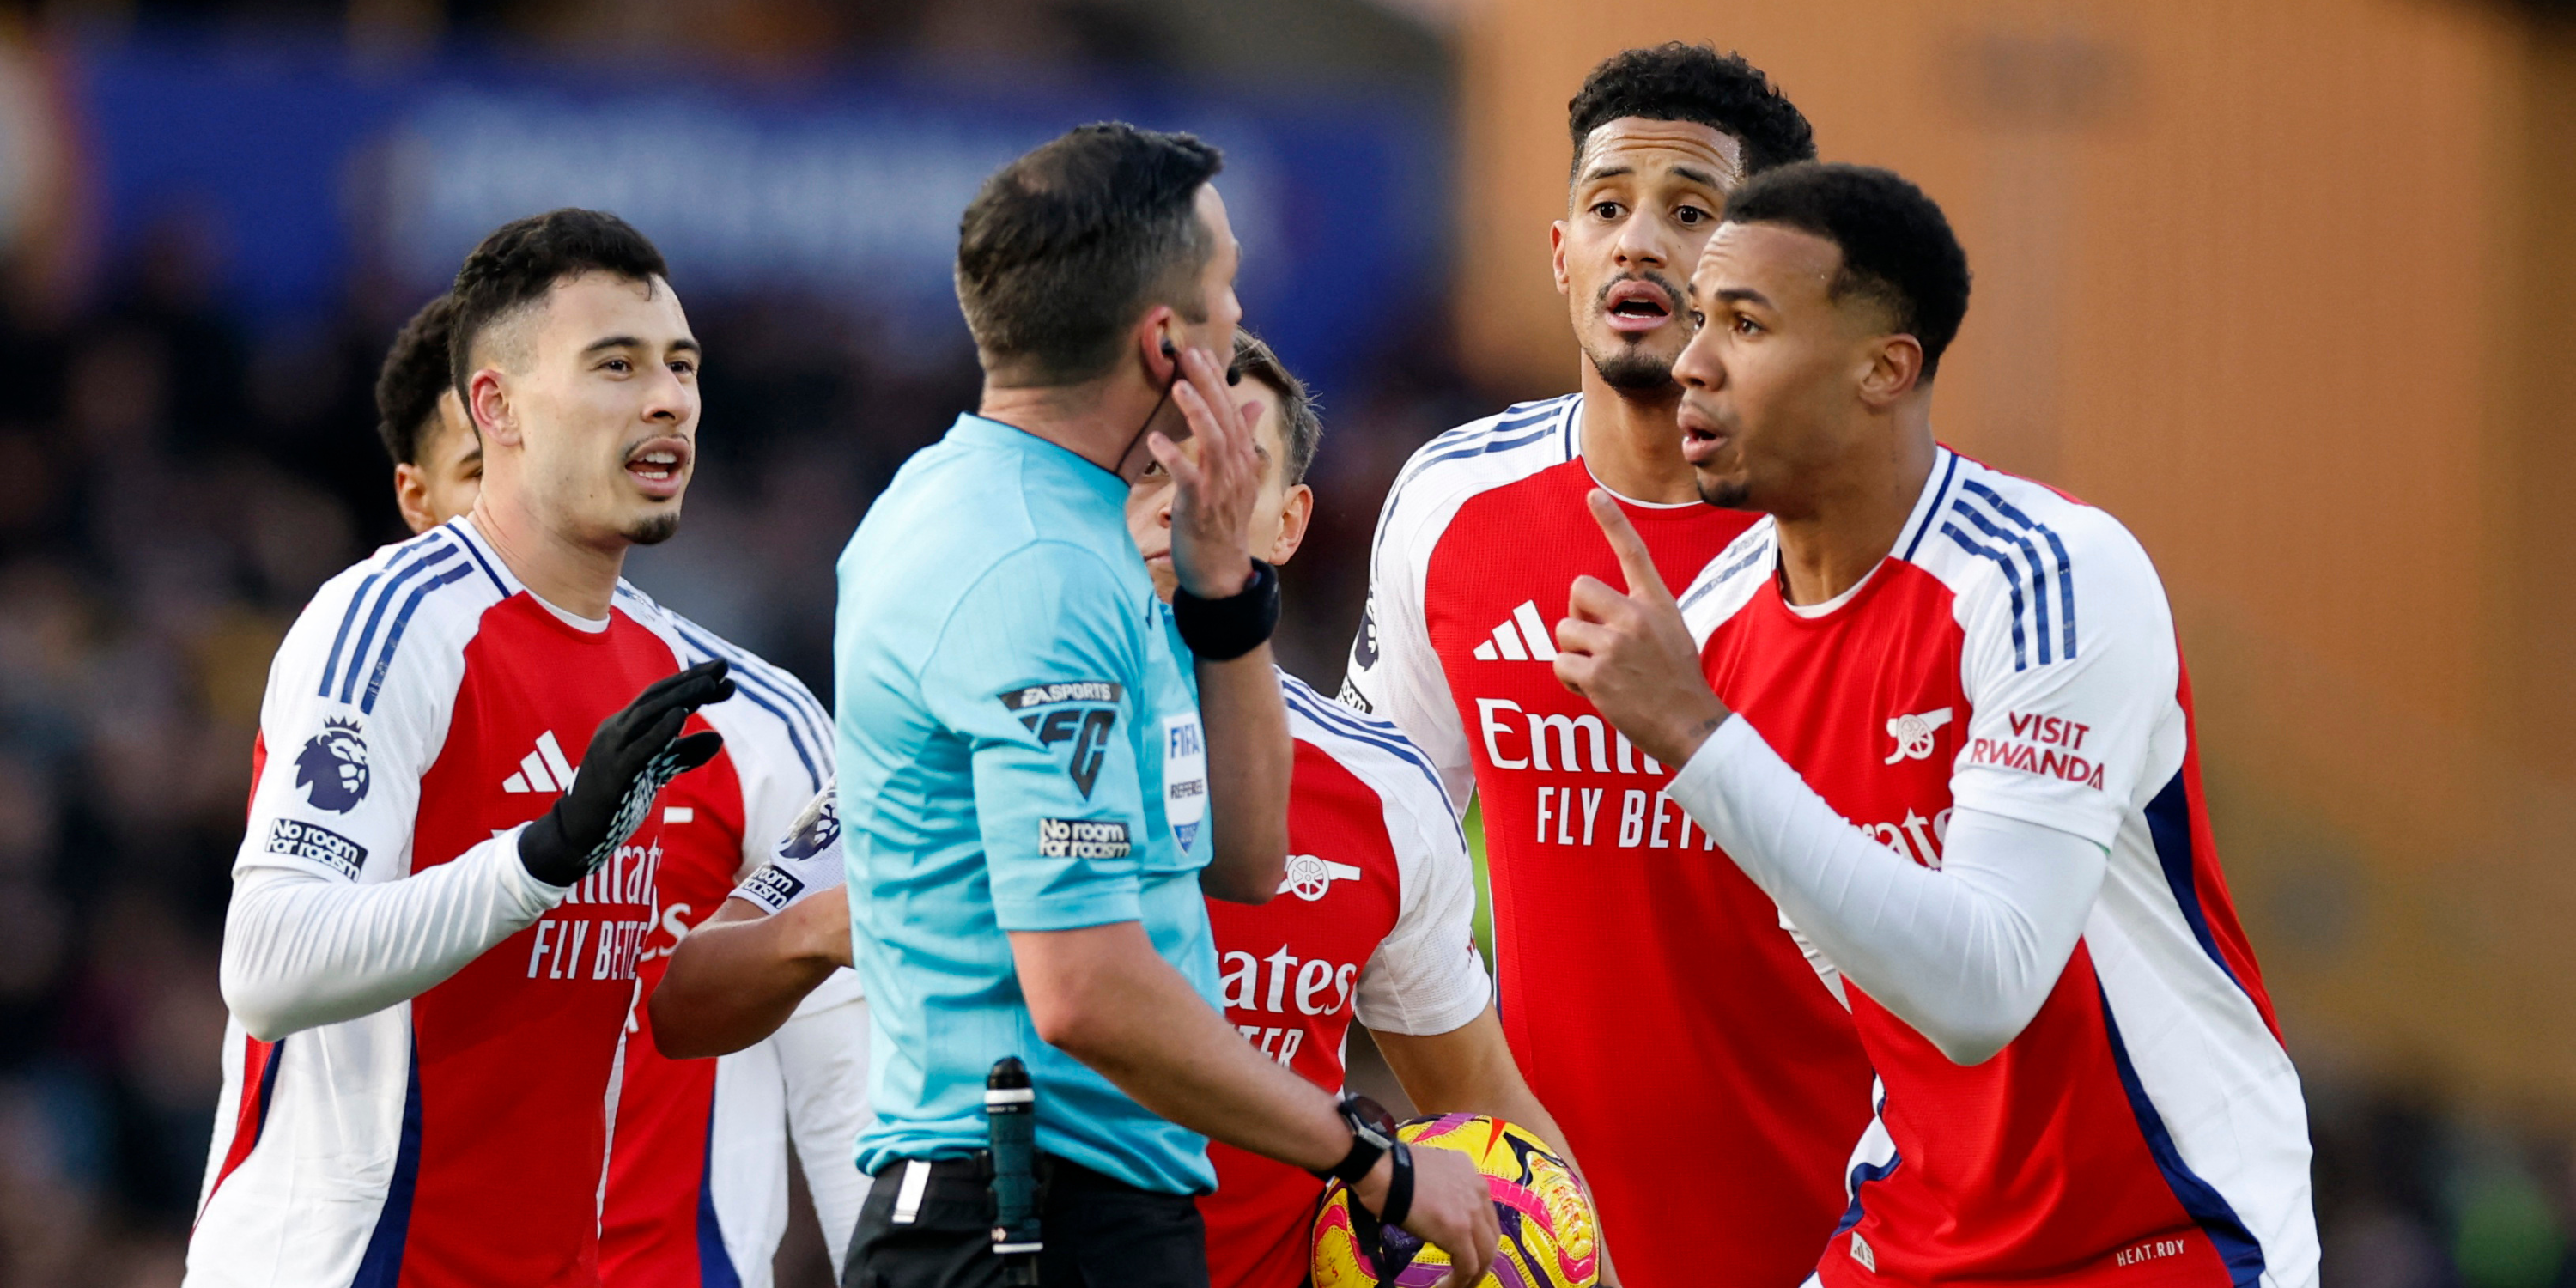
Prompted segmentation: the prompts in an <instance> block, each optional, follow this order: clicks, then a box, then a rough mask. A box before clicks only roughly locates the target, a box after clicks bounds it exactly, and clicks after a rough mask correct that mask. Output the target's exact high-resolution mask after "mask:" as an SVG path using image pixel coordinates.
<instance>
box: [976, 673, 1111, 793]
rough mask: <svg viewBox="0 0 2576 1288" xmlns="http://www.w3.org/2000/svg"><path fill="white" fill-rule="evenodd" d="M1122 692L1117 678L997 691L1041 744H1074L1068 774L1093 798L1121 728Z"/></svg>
mask: <svg viewBox="0 0 2576 1288" xmlns="http://www.w3.org/2000/svg"><path fill="white" fill-rule="evenodd" d="M1122 692H1124V691H1123V690H1121V689H1120V688H1119V687H1118V685H1117V683H1116V682H1115V681H1111V680H1068V681H1064V682H1062V683H1057V684H1033V685H1030V686H1028V687H1027V688H1024V689H1011V690H1008V691H1006V692H1003V693H1000V694H997V695H995V696H997V697H999V698H1000V699H1001V701H1002V705H1003V706H1005V707H1007V708H1009V709H1010V710H1011V711H1012V712H1013V713H1015V714H1018V715H1019V717H1020V723H1021V724H1022V725H1023V726H1025V727H1026V728H1027V729H1028V731H1029V732H1030V733H1033V734H1036V735H1037V737H1038V745H1039V746H1041V747H1048V748H1052V747H1054V746H1056V745H1057V744H1059V743H1068V744H1071V747H1070V754H1068V755H1067V756H1066V757H1065V762H1064V772H1065V776H1066V777H1068V778H1071V779H1072V780H1073V786H1074V789H1075V790H1077V791H1079V792H1081V793H1082V798H1083V799H1084V800H1089V799H1091V788H1092V785H1093V784H1095V783H1097V782H1099V781H1100V767H1101V765H1102V764H1104V763H1106V762H1107V760H1108V759H1109V735H1110V734H1111V733H1112V732H1113V731H1114V730H1116V728H1117V727H1118V706H1117V704H1118V699H1119V695H1120V694H1121V693H1122Z"/></svg>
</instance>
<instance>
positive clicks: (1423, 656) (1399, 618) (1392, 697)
mask: <svg viewBox="0 0 2576 1288" xmlns="http://www.w3.org/2000/svg"><path fill="white" fill-rule="evenodd" d="M1398 499H1399V494H1396V493H1390V494H1389V495H1388V496H1387V502H1386V510H1385V512H1384V513H1382V514H1380V515H1379V516H1378V530H1377V535H1376V538H1375V544H1374V545H1373V546H1372V548H1371V551H1370V554H1369V590H1368V606H1367V608H1366V609H1365V610H1364V611H1362V613H1361V614H1360V630H1359V635H1358V636H1357V637H1356V638H1354V639H1353V640H1352V641H1351V660H1350V664H1349V665H1348V666H1347V667H1346V668H1344V670H1343V672H1342V691H1341V700H1342V701H1343V702H1344V703H1346V704H1348V705H1350V706H1352V707H1354V708H1357V709H1358V710H1360V711H1361V712H1363V713H1366V714H1369V715H1374V716H1376V717H1377V718H1379V719H1381V720H1385V721H1388V722H1390V723H1392V724H1394V725H1395V727H1396V728H1398V729H1401V730H1403V731H1404V736H1405V737H1407V738H1409V739H1411V740H1412V741H1413V745H1414V746H1416V747H1419V748H1421V749H1422V752H1423V754H1424V755H1426V756H1428V757H1430V759H1431V764H1432V767H1433V768H1434V769H1435V770H1437V771H1438V773H1439V775H1440V785H1441V786H1442V788H1444V789H1445V790H1447V792H1448V793H1449V805H1450V808H1452V809H1454V810H1458V811H1462V812H1463V811H1464V810H1465V809H1466V808H1467V801H1468V800H1469V798H1471V797H1472V796H1474V795H1475V791H1476V762H1475V759H1474V753H1473V752H1472V751H1471V750H1470V749H1469V747H1468V743H1467V729H1466V726H1465V725H1464V724H1462V723H1460V722H1459V719H1458V704H1457V703H1456V702H1455V701H1453V700H1452V699H1451V697H1450V693H1449V676H1448V673H1447V672H1445V671H1443V670H1441V668H1440V655H1439V654H1438V653H1435V652H1433V651H1432V648H1431V631H1430V627H1429V626H1428V625H1427V624H1426V623H1427V619H1426V618H1425V617H1424V616H1423V611H1422V596H1423V582H1424V580H1425V578H1426V577H1427V576H1428V573H1429V562H1430V551H1428V550H1417V549H1415V546H1416V545H1417V544H1418V543H1417V540H1416V537H1417V535H1418V534H1415V533H1413V532H1411V531H1409V529H1410V528H1411V527H1412V526H1414V525H1413V524H1411V523H1408V522H1407V521H1406V520H1407V517H1408V516H1406V515H1405V514H1403V513H1402V512H1401V511H1400V510H1399V508H1398V505H1397V501H1398Z"/></svg>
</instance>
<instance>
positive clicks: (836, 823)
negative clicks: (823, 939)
mask: <svg viewBox="0 0 2576 1288" xmlns="http://www.w3.org/2000/svg"><path fill="white" fill-rule="evenodd" d="M840 800H841V798H840V784H839V782H838V781H833V782H827V783H825V784H823V790H822V791H821V792H819V793H817V794H816V795H815V797H814V799H812V800H809V801H807V802H805V808H804V809H803V810H802V811H801V812H799V813H798V814H797V815H796V818H795V821H793V822H792V823H790V824H788V826H787V829H786V831H785V832H784V833H783V834H782V835H780V836H779V837H778V838H777V845H776V847H775V848H773V849H772V850H771V851H770V855H769V861H768V862H766V863H763V864H761V865H760V870H759V871H756V872H754V873H752V874H751V875H750V876H749V877H746V878H744V879H743V883H742V884H741V885H739V886H736V887H734V892H733V897H734V898H736V899H740V900H742V901H744V902H746V903H749V904H751V905H752V906H753V907H756V908H758V909H760V910H761V912H762V914H763V915H769V914H774V913H780V912H785V911H786V910H787V909H788V908H789V907H790V906H792V905H795V904H799V903H803V902H805V901H806V900H808V899H811V898H813V897H814V896H815V895H818V894H821V893H822V892H824V891H826V890H830V889H833V888H835V887H837V886H839V885H840V884H841V882H842V880H843V879H844V877H845V875H846V873H845V870H844V869H843V868H842V866H841V810H840Z"/></svg>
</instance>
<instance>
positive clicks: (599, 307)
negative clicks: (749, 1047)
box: [188, 210, 735, 1288]
mask: <svg viewBox="0 0 2576 1288" xmlns="http://www.w3.org/2000/svg"><path fill="white" fill-rule="evenodd" d="M455 294H456V297H457V311H458V317H457V322H456V328H457V336H456V341H455V344H454V346H453V347H454V350H455V353H456V357H457V361H456V364H455V366H456V370H457V372H458V374H459V377H460V378H459V381H458V383H459V385H460V388H461V391H462V395H463V403H464V406H465V407H466V408H467V409H468V410H469V411H470V413H471V414H472V416H473V418H474V420H475V422H476V425H477V427H478V428H479V429H480V431H481V433H482V435H483V440H484V451H485V480H484V484H483V489H482V494H481V497H480V499H479V500H478V502H477V503H476V505H475V509H474V511H473V513H472V515H471V516H470V517H468V518H466V519H461V520H458V521H457V522H455V523H453V524H451V525H448V526H445V527H441V528H438V529H435V530H433V531H431V532H429V533H427V534H425V535H423V536H420V537H417V538H414V539H413V540H411V541H408V542H405V543H403V544H401V545H398V546H392V547H388V548H386V549H385V550H382V551H379V552H378V553H377V554H376V555H375V556H373V557H371V558H370V559H368V560H367V561H365V562H364V563H361V564H359V565H358V566H356V567H354V568H351V569H350V570H348V571H347V572H345V573H342V574H341V575H339V576H338V577H335V578H333V579H332V580H331V581H330V582H328V583H326V584H325V585H324V586H323V588H322V589H321V591H320V592H318V593H317V594H316V595H315V597H314V600H313V602H312V603H311V604H309V605H308V606H307V607H306V609H305V611H304V613H303V614H302V616H301V617H300V618H299V619H298V620H297V622H296V624H295V626H294V627H293V628H292V629H291V630H290V631H289V632H288V635H287V638H286V641H285V643H284V644H283V645H281V646H280V648H279V650H278V655H277V659H276V662H275V663H274V665H273V666H272V668H271V670H270V677H269V686H268V693H267V697H266V699H265V700H264V702H263V705H262V711H261V728H260V738H259V743H258V746H257V751H256V752H255V760H256V768H255V776H254V777H255V785H254V788H253V795H252V799H251V808H250V820H249V830H248V834H247V835H246V836H245V838H244V841H243V844H242V849H241V854H240V857H239V859H238V861H237V863H236V865H235V876H234V890H233V899H232V905H231V910H230V913H229V915H228V918H227V922H226V927H225V936H224V950H223V972H222V973H223V989H224V996H225V1000H226V1003H227V1004H228V1006H229V1007H230V1009H231V1012H232V1018H231V1021H230V1032H229V1034H228V1037H227V1040H226V1043H225V1051H224V1065H225V1074H226V1082H227V1087H226V1093H225V1100H224V1103H223V1112H222V1113H221V1114H220V1116H219V1122H220V1126H219V1129H218V1130H219V1136H218V1139H217V1141H216V1143H215V1155H214V1159H215V1166H214V1168H213V1169H212V1175H211V1176H210V1177H209V1179H208V1184H207V1193H206V1195H205V1198H204V1201H203V1203H202V1205H201V1207H200V1210H199V1214H198V1219H197V1224H196V1228H195V1231H194V1233H193V1235H192V1237H191V1240H190V1244H189V1253H188V1281H189V1282H190V1283H192V1284H201V1285H212V1284H259V1285H269V1284H281V1283H292V1284H359V1285H394V1284H403V1285H422V1286H424V1288H426V1286H429V1285H487V1284H529V1285H536V1284H547V1285H556V1284H563V1285H586V1284H593V1283H596V1282H597V1281H598V1273H599V1267H598V1253H599V1248H598V1230H599V1190H600V1182H601V1176H602V1170H603V1166H604V1163H605V1161H606V1159H605V1151H606V1145H607V1129H608V1117H607V1114H608V1098H609V1096H608V1093H609V1090H610V1075H611V1073H612V1070H613V1069H614V1061H615V1058H616V1053H617V1047H618V1043H619V1039H620V1035H621V1033H622V1031H623V1029H624V1027H625V1023H626V1018H627V1014H628V1011H629V1009H630V1004H631V1002H632V999H633V996H634V990H635V972H636V965H637V962H638V959H639V958H640V957H641V955H642V954H643V953H644V952H645V951H646V949H647V948H648V947H649V946H650V944H651V940H652V935H653V932H654V930H655V924H656V923H655V921H654V914H655V911H656V897H655V890H656V879H657V876H658V869H659V866H660V863H661V861H662V859H663V857H664V856H665V855H666V854H667V853H668V852H669V850H670V849H671V847H672V845H673V844H674V842H675V840H676V837H675V836H674V830H675V829H678V828H685V827H686V826H688V824H687V822H686V821H684V820H682V819H680V818H678V817H676V816H675V815H674V813H673V811H674V810H675V809H679V808H685V807H684V806H677V805H674V804H672V803H671V802H673V801H674V800H676V799H679V798H680V794H678V793H665V792H663V791H662V788H663V787H664V786H665V785H666V784H668V783H669V782H670V781H671V780H672V779H673V778H674V777H675V776H676V775H678V774H680V773H683V772H685V771H687V770H689V769H691V768H693V767H696V766H699V765H703V764H706V763H708V762H709V761H710V760H711V759H715V760H716V763H717V765H718V767H717V768H716V769H714V770H713V771H702V773H703V772H712V773H714V774H715V775H717V776H718V777H722V776H724V775H726V774H727V773H729V772H731V771H729V770H728V769H727V768H725V767H724V766H723V762H722V760H721V759H720V757H721V756H722V754H723V752H722V739H721V737H720V736H719V735H718V734H716V733H715V732H713V731H712V730H711V729H710V728H709V722H708V721H707V720H706V719H705V718H704V717H703V716H700V715H698V714H697V713H696V712H697V708H699V707H702V706H706V705H709V704H712V703H720V702H722V701H724V700H726V699H728V698H730V697H732V696H733V694H734V691H735V689H734V685H733V683H732V682H731V681H728V680H726V679H725V678H724V670H725V666H724V664H723V663H721V662H712V663H708V664H705V665H703V666H698V667H692V668H690V669H688V670H682V666H683V661H682V659H683V657H684V656H685V655H686V646H685V644H684V643H683V641H681V640H680V639H678V638H677V636H676V634H675V633H674V632H673V631H672V629H671V628H670V626H669V624H668V623H667V622H666V621H664V620H663V619H662V618H661V615H660V614H659V613H658V612H655V611H653V610H651V609H650V608H649V607H646V606H642V605H639V604H637V603H634V602H632V601H627V602H620V601H619V600H618V599H617V597H616V586H617V572H618V567H619V565H620V563H621V562H622V560H623V558H624V555H625V551H626V549H627V548H628V547H629V546H631V545H634V544H637V543H649V542H653V541H658V540H661V539H663V538H665V537H667V536H669V535H670V533H671V532H672V531H673V530H674V529H675V528H676V526H677V523H678V519H679V508H680V501H681V496H682V494H683V492H684V490H685V489H686V486H687V481H688V477H689V471H690V466H691V462H692V458H693V456H694V451H695V434H696V430H697V421H698V391H697V383H696V377H697V358H698V346H697V342H696V340H695V339H694V337H693V336H691V334H690V332H689V328H688V320H687V317H686V316H685V314H683V313H682V311H681V309H680V306H679V302H678V300H677V299H676V298H675V297H674V296H673V294H672V291H671V287H670V284H669V282H668V280H667V276H666V273H665V270H664V268H663V265H662V260H661V256H660V254H659V252H657V251H656V250H654V248H653V246H652V244H651V243H650V242H649V241H646V240H645V239H644V237H643V236H642V235H641V234H640V233H637V232H636V231H635V230H634V229H633V228H631V227H629V226H627V225H626V224H625V223H624V222H622V221H620V220H618V219H616V218H615V217H614V216H609V215H603V214H599V213H597V212H591V211H574V210H566V211H556V212H553V213H552V214H548V215H543V216H538V217H535V218H531V219H526V220H521V221H519V222H517V223H513V224H511V225H508V226H506V227H504V228H502V229H501V230H499V231H498V232H496V233H494V234H493V235H492V236H491V237H490V238H487V239H486V240H485V242H484V243H483V245H482V246H480V247H478V248H477V249H476V251H475V252H474V254H472V255H471V256H469V257H468V258H467V260H466V262H465V266H464V268H463V270H462V271H461V272H460V273H459V274H458V278H457V283H456V289H455ZM621 708H622V709H621ZM684 731H685V732H684ZM576 758H578V760H577V761H576ZM541 783H542V787H541Z"/></svg>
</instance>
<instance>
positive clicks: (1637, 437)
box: [1583, 361, 1699, 505]
mask: <svg viewBox="0 0 2576 1288" xmlns="http://www.w3.org/2000/svg"><path fill="white" fill-rule="evenodd" d="M1680 407H1681V387H1680V386H1678V385H1676V386H1673V387H1672V388H1671V389H1670V390H1668V391H1661V392H1658V393H1655V394H1653V395H1639V394H1635V393H1631V392H1629V391H1627V390H1624V389H1613V388H1611V387H1610V383H1609V382H1608V381H1606V380H1603V379H1602V378H1601V373H1600V372H1599V371H1598V370H1596V369H1594V367H1593V365H1592V364H1591V363H1590V362H1588V361H1587V362H1585V363H1584V364H1583V461H1584V464H1586V465H1588V466H1590V467H1591V469H1592V477H1593V479H1594V481H1596V482H1598V483H1600V484H1601V486H1603V487H1606V488H1608V489H1610V490H1611V491H1612V492H1615V493H1617V494H1619V495H1620V496H1624V497H1626V498H1628V499H1629V500H1631V501H1644V502H1647V503H1649V504H1652V505H1680V504H1684V503H1686V502H1691V501H1696V500H1698V499H1699V485H1698V484H1697V483H1695V482H1693V481H1692V478H1691V467H1690V462H1689V461H1688V460H1685V459H1683V457H1682V432H1681V429H1680V427H1679V426H1678V425H1676V424H1675V423H1674V421H1673V413H1674V412H1675V411H1676V410H1678V409H1679V408H1680Z"/></svg>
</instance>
